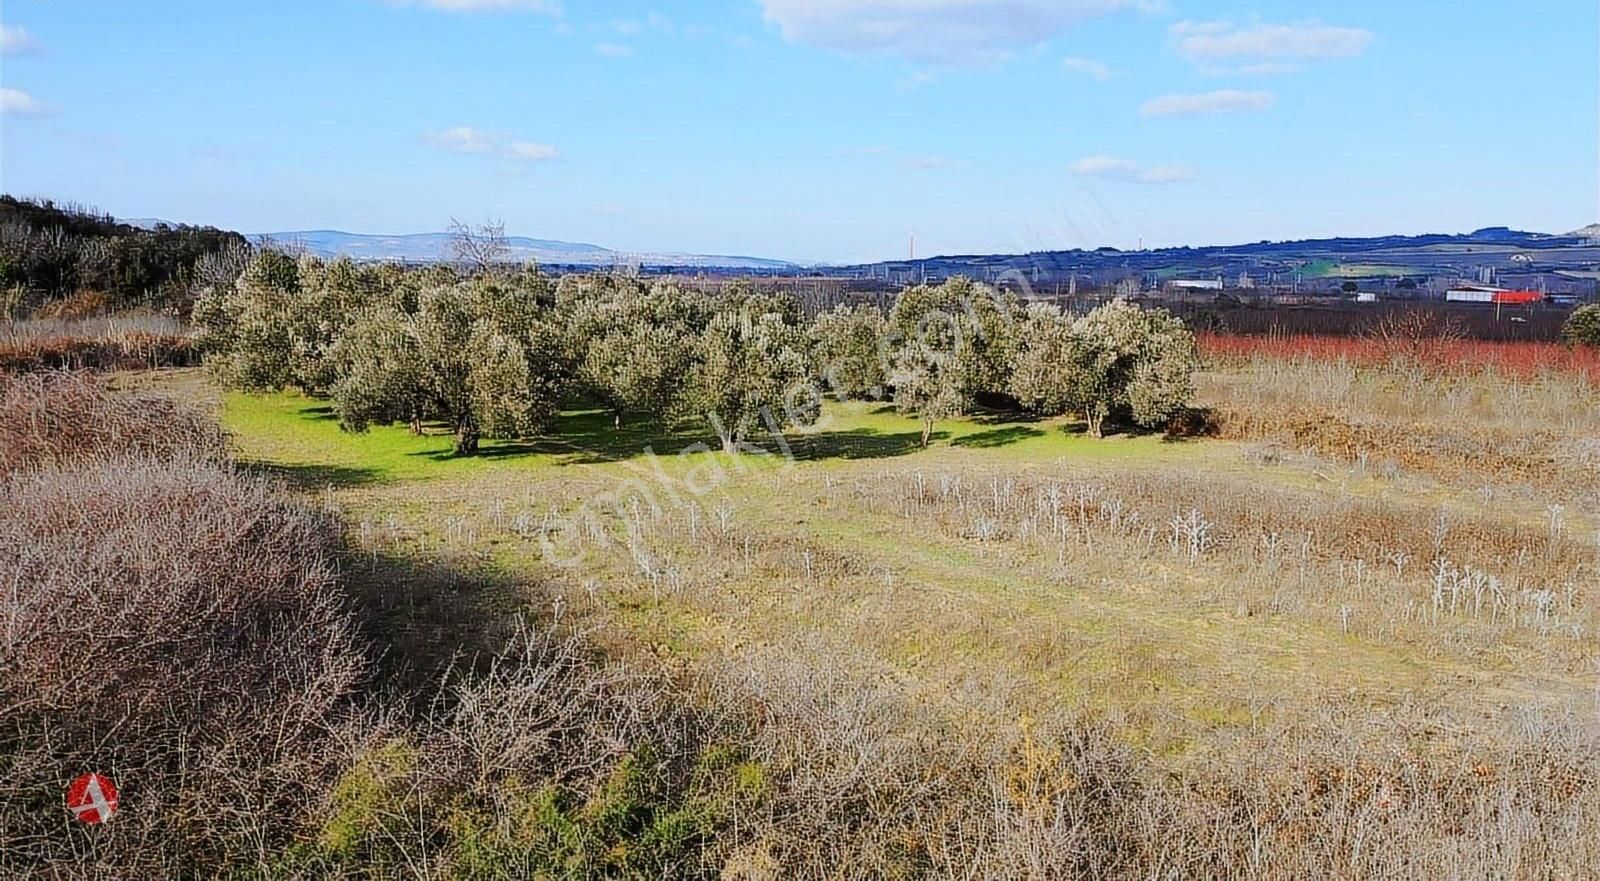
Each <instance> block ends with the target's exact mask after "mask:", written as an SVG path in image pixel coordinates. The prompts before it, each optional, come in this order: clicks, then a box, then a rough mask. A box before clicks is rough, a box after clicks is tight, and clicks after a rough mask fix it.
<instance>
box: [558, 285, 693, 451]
mask: <svg viewBox="0 0 1600 881" xmlns="http://www.w3.org/2000/svg"><path fill="white" fill-rule="evenodd" d="M710 315H711V310H710V308H709V306H708V303H707V301H706V300H705V298H704V297H703V296H700V295H696V294H691V293H688V292H685V291H683V290H681V289H680V288H678V287H676V286H674V285H665V284H657V285H655V286H652V287H650V288H648V289H645V288H642V287H640V286H638V285H636V284H624V285H621V286H619V287H618V288H616V289H614V290H612V291H610V292H608V293H607V294H605V295H603V296H601V297H599V298H596V299H590V300H584V301H581V302H578V303H576V304H575V305H574V306H573V315H572V317H571V318H570V319H569V321H568V323H567V326H568V329H569V342H572V343H573V344H574V345H575V347H576V349H577V350H578V351H579V352H580V354H579V355H578V376H579V379H580V380H581V383H582V386H583V387H584V389H585V390H586V391H587V392H588V393H589V394H591V395H593V396H594V397H595V398H597V399H598V400H600V401H602V402H603V403H604V404H605V405H606V407H607V408H608V409H610V410H611V412H612V414H613V419H614V422H615V424H616V425H617V426H618V427H620V426H621V425H622V417H623V414H624V413H627V412H634V413H640V414H643V415H644V416H645V418H647V419H649V420H651V421H654V422H667V421H670V420H671V419H673V418H674V417H675V416H677V415H679V414H680V412H681V411H682V409H683V401H682V398H683V393H684V389H685V387H686V386H687V385H688V384H689V378H690V376H691V374H692V372H693V370H694V365H695V347H696V344H697V342H698V339H699V331H700V329H701V328H703V327H704V326H705V325H706V322H707V321H708V320H709V317H710Z"/></svg>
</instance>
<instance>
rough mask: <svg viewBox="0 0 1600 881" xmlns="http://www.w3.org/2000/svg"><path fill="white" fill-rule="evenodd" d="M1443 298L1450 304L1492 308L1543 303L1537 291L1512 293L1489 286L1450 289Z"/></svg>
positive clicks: (1465, 286)
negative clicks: (1481, 305) (1482, 305)
mask: <svg viewBox="0 0 1600 881" xmlns="http://www.w3.org/2000/svg"><path fill="white" fill-rule="evenodd" d="M1444 298H1445V300H1446V301H1447V302H1451V303H1484V304H1487V305H1494V306H1531V305H1533V304H1535V303H1542V302H1544V294H1542V293H1540V292H1539V291H1513V290H1509V289H1507V288H1497V287H1493V286H1490V285H1462V286H1461V287H1455V288H1451V289H1449V290H1447V291H1445V293H1444Z"/></svg>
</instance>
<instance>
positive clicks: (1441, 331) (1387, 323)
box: [1365, 309, 1466, 367]
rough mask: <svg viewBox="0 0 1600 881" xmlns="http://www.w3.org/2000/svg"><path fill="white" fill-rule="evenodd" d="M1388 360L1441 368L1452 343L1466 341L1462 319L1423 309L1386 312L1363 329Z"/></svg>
mask: <svg viewBox="0 0 1600 881" xmlns="http://www.w3.org/2000/svg"><path fill="white" fill-rule="evenodd" d="M1365 336H1366V338H1367V339H1369V340H1372V341H1373V342H1375V343H1376V344H1377V345H1378V347H1379V348H1380V349H1381V350H1382V351H1383V352H1384V353H1385V354H1387V355H1388V356H1389V357H1390V358H1391V359H1395V360H1400V361H1404V362H1407V363H1410V364H1414V365H1420V366H1423V367H1440V366H1443V365H1444V362H1445V357H1446V355H1448V353H1449V352H1450V350H1451V348H1452V347H1453V345H1454V344H1455V343H1458V342H1460V341H1461V340H1463V339H1465V338H1466V331H1465V330H1464V329H1463V328H1462V325H1461V319H1460V318H1458V317H1456V316H1451V315H1443V314H1440V313H1438V312H1433V311H1429V310H1423V309H1411V310H1407V311H1404V312H1386V313H1384V314H1383V316H1382V317H1381V318H1379V319H1377V320H1376V321H1374V322H1373V323H1372V324H1371V326H1369V327H1368V328H1367V329H1366V332H1365Z"/></svg>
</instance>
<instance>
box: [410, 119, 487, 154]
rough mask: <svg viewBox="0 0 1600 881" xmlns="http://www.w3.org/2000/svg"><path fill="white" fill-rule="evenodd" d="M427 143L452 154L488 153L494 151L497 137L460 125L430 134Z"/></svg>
mask: <svg viewBox="0 0 1600 881" xmlns="http://www.w3.org/2000/svg"><path fill="white" fill-rule="evenodd" d="M426 140H427V142H428V143H429V144H430V145H431V146H434V147H438V148H439V149H441V150H449V151H450V152H452V153H488V152H490V151H492V150H494V145H495V140H496V138H495V136H494V135H493V134H490V133H489V132H486V131H484V130H483V129H480V128H473V127H472V126H470V125H458V126H456V127H455V128H447V129H445V130H444V131H440V132H429V133H428V136H427V138H426Z"/></svg>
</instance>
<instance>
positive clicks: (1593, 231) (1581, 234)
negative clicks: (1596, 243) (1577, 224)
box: [1567, 223, 1600, 239]
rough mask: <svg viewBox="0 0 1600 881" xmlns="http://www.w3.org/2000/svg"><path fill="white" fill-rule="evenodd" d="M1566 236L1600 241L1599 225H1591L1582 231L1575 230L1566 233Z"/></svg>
mask: <svg viewBox="0 0 1600 881" xmlns="http://www.w3.org/2000/svg"><path fill="white" fill-rule="evenodd" d="M1567 235H1569V236H1573V237H1575V238H1580V239H1600V223H1591V224H1589V225H1588V226H1586V227H1584V228H1583V229H1575V230H1573V231H1572V232H1569V233H1567Z"/></svg>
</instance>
